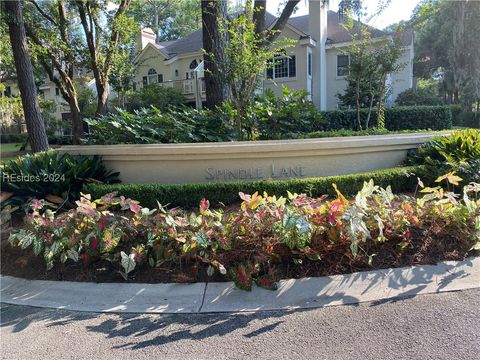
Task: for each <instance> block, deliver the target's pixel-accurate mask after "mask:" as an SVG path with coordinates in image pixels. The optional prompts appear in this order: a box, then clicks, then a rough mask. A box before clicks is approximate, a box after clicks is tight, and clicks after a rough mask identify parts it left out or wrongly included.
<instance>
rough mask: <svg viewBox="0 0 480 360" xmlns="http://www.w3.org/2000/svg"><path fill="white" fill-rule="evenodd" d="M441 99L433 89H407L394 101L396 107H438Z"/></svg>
mask: <svg viewBox="0 0 480 360" xmlns="http://www.w3.org/2000/svg"><path fill="white" fill-rule="evenodd" d="M441 103H442V102H441V99H440V98H439V97H438V95H437V94H435V92H434V90H433V89H430V88H426V89H407V90H405V91H402V92H401V93H400V94H398V96H397V98H396V99H395V104H396V105H397V106H422V105H427V106H433V105H440V104H441Z"/></svg>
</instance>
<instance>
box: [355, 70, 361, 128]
mask: <svg viewBox="0 0 480 360" xmlns="http://www.w3.org/2000/svg"><path fill="white" fill-rule="evenodd" d="M355 110H356V111H357V128H358V130H362V120H361V119H360V79H357V82H356V86H355Z"/></svg>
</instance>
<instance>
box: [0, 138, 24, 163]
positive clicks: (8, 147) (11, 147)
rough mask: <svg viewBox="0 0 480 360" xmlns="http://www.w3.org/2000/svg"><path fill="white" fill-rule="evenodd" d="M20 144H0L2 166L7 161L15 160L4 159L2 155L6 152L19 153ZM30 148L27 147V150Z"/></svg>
mask: <svg viewBox="0 0 480 360" xmlns="http://www.w3.org/2000/svg"><path fill="white" fill-rule="evenodd" d="M22 145H23V144H22V143H8V144H0V157H1V159H0V163H1V164H4V163H6V162H7V161H9V160H13V159H15V158H16V156H13V157H4V156H3V153H7V152H12V151H20V147H21V146H22ZM29 148H30V146H29V145H28V146H27V149H29Z"/></svg>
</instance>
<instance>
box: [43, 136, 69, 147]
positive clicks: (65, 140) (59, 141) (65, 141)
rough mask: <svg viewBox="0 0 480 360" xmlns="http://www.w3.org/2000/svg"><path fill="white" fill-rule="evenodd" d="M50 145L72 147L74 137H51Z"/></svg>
mask: <svg viewBox="0 0 480 360" xmlns="http://www.w3.org/2000/svg"><path fill="white" fill-rule="evenodd" d="M48 143H49V144H50V145H72V144H73V138H72V136H64V135H50V136H49V137H48Z"/></svg>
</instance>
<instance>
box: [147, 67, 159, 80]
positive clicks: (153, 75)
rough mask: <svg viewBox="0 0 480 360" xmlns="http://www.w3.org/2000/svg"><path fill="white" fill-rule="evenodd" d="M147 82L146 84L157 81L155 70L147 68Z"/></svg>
mask: <svg viewBox="0 0 480 360" xmlns="http://www.w3.org/2000/svg"><path fill="white" fill-rule="evenodd" d="M147 82H148V84H156V83H157V82H158V76H157V70H155V69H150V70H148V76H147Z"/></svg>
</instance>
